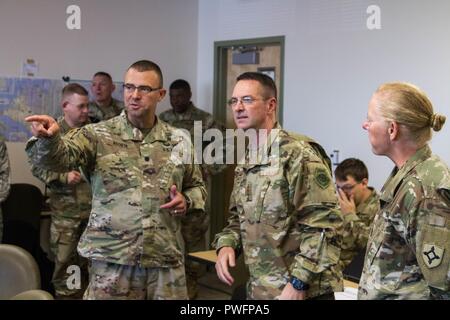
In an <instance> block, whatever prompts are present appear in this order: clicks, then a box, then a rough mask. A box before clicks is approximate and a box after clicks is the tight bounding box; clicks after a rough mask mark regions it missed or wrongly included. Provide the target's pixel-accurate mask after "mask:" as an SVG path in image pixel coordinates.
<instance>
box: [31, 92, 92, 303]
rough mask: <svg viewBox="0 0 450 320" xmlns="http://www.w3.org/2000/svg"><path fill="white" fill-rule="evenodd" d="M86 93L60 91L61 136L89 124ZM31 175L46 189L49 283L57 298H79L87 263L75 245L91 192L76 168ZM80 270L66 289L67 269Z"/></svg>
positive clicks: (84, 286)
mask: <svg viewBox="0 0 450 320" xmlns="http://www.w3.org/2000/svg"><path fill="white" fill-rule="evenodd" d="M88 102H89V98H88V92H87V91H86V89H84V88H83V87H82V86H80V85H79V84H77V83H71V84H68V85H67V86H65V87H64V89H63V90H62V101H61V103H62V109H63V113H64V116H61V117H60V118H58V120H57V123H58V125H59V128H60V134H61V136H65V135H67V136H68V138H69V139H70V136H71V135H72V134H74V133H75V131H76V130H73V129H75V128H80V127H82V126H84V125H85V124H87V123H88V122H89V118H88ZM31 171H32V173H33V175H34V176H35V177H36V178H38V179H40V180H41V181H42V182H44V183H45V184H46V185H47V187H48V188H49V190H50V194H49V198H50V202H49V205H50V208H51V211H52V216H51V224H50V248H51V250H52V252H53V254H54V256H55V270H54V272H53V277H52V283H53V286H54V288H55V295H56V298H58V299H79V298H81V297H82V296H83V293H84V291H85V290H86V287H87V278H88V270H87V260H86V259H85V258H82V257H80V256H79V255H78V253H77V244H78V241H79V240H80V237H81V234H82V232H83V231H84V229H85V227H86V225H87V221H88V219H89V212H90V210H91V198H92V194H91V190H90V186H89V184H88V183H87V181H86V180H84V178H83V177H82V174H81V173H80V170H79V169H78V168H77V167H72V168H70V169H69V170H68V171H67V172H64V173H59V172H54V171H48V170H44V169H41V168H39V167H36V166H34V165H32V170H31ZM72 265H73V266H78V267H80V276H81V277H80V280H81V281H80V285H79V286H73V287H72V286H68V285H67V281H68V280H69V277H70V275H71V274H72V272H68V268H69V267H70V266H72Z"/></svg>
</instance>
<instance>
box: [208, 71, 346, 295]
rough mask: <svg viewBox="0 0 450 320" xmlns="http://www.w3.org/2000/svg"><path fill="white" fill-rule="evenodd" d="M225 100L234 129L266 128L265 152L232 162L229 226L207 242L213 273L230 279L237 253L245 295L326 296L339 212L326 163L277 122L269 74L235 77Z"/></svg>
mask: <svg viewBox="0 0 450 320" xmlns="http://www.w3.org/2000/svg"><path fill="white" fill-rule="evenodd" d="M229 105H230V106H231V107H232V111H233V115H234V120H235V122H236V125H237V127H238V128H239V129H244V130H246V132H247V131H249V130H248V129H251V128H253V129H257V130H258V132H260V131H261V129H268V130H270V132H269V134H268V136H267V139H266V141H265V143H264V141H262V140H258V145H257V147H258V148H259V149H260V150H267V157H259V158H257V161H255V163H250V162H247V161H246V162H245V164H238V166H237V167H236V170H235V179H234V187H233V192H232V195H231V199H230V218H229V221H228V225H227V226H226V227H225V229H224V230H223V231H222V232H221V233H219V234H217V235H216V239H215V242H214V245H215V248H216V249H217V252H218V259H217V263H216V270H217V275H218V277H219V278H220V279H221V280H222V281H223V282H225V283H227V284H228V285H231V284H232V283H233V280H234V279H233V278H232V276H231V275H230V273H229V267H230V266H231V267H233V266H234V265H235V259H236V254H237V253H238V252H240V251H241V250H242V251H243V254H244V258H245V264H246V265H247V266H248V268H249V273H250V279H249V281H248V283H247V297H248V298H249V299H311V298H317V299H333V298H334V295H333V291H340V290H342V272H341V270H340V269H339V265H338V262H339V255H340V245H341V236H340V233H339V232H340V229H341V228H342V217H341V214H340V211H339V208H338V205H337V197H336V190H335V188H334V184H333V183H332V178H331V170H330V168H329V167H328V165H327V164H326V163H327V161H325V160H324V159H323V158H321V156H320V154H319V153H318V152H316V149H314V148H313V147H312V146H311V144H310V143H309V142H308V141H305V140H304V137H302V136H298V135H296V134H293V133H290V132H287V131H285V130H283V129H282V128H281V127H280V126H279V125H278V124H277V123H276V120H275V114H276V107H277V99H276V87H275V83H274V82H273V80H272V79H271V78H269V77H268V76H266V75H263V74H260V73H253V72H249V73H244V74H242V75H240V76H239V77H238V78H237V83H236V86H235V87H234V91H233V97H232V98H231V99H230V101H229ZM260 139H261V138H260ZM249 146H250V147H251V144H250V145H249ZM266 147H267V148H266ZM247 150H249V149H247ZM258 154H261V153H258ZM246 158H248V159H250V157H248V153H247V155H246ZM338 231H339V232H338Z"/></svg>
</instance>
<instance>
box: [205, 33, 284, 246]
mask: <svg viewBox="0 0 450 320" xmlns="http://www.w3.org/2000/svg"><path fill="white" fill-rule="evenodd" d="M258 45H260V46H270V45H277V46H280V70H279V74H277V77H280V78H279V79H280V86H279V88H277V89H278V90H277V91H278V122H279V123H280V124H283V91H284V90H283V88H284V54H285V36H274V37H264V38H251V39H237V40H227V41H215V42H214V87H213V90H214V91H213V97H214V100H213V116H214V119H216V120H218V121H219V122H221V123H226V101H227V98H228V97H227V96H226V85H227V77H226V76H227V68H228V63H227V60H228V59H227V50H228V49H229V48H231V47H233V46H258ZM224 192H225V175H224V174H218V175H216V176H214V177H213V182H212V185H211V208H210V227H211V230H210V240H211V241H212V240H213V239H214V236H215V234H216V233H218V232H220V231H222V229H223V227H224V226H225V225H226V219H225V217H224V216H223V212H224V210H223V208H224V206H225V202H226V201H225V199H224V197H223V195H224ZM211 241H210V242H211Z"/></svg>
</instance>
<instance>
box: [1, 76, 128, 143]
mask: <svg viewBox="0 0 450 320" xmlns="http://www.w3.org/2000/svg"><path fill="white" fill-rule="evenodd" d="M71 82H76V83H79V84H81V85H82V86H83V87H85V88H86V90H88V92H89V99H90V100H92V94H91V90H90V86H91V81H90V80H75V81H71ZM66 84H67V83H65V82H63V81H62V80H52V79H35V78H2V77H0V135H1V136H3V137H4V138H5V140H6V141H10V142H26V141H27V140H28V139H29V138H30V137H31V131H30V125H29V124H28V123H26V122H25V120H24V119H25V118H26V117H28V116H30V115H32V114H47V115H50V116H52V117H54V118H57V117H59V116H61V115H62V111H61V106H60V104H61V101H60V100H61V90H62V88H63V87H64V86H65V85H66ZM115 85H116V89H115V90H114V92H113V97H114V98H115V99H117V100H121V101H122V100H123V88H122V83H121V82H115Z"/></svg>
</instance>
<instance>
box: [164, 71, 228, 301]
mask: <svg viewBox="0 0 450 320" xmlns="http://www.w3.org/2000/svg"><path fill="white" fill-rule="evenodd" d="M169 96H170V104H171V106H172V109H170V110H167V111H164V112H162V113H161V114H160V115H159V118H160V119H161V120H163V121H166V122H168V123H169V124H170V125H172V126H174V127H176V128H181V129H185V130H187V131H189V132H190V134H191V139H192V141H194V122H197V123H199V124H200V125H201V129H202V130H201V133H202V134H203V133H204V132H206V131H207V130H209V129H218V130H220V131H221V132H222V133H223V135H224V136H225V127H224V126H223V125H221V124H219V123H217V122H216V121H215V120H214V119H213V117H212V115H211V114H210V113H208V112H206V111H204V110H201V109H199V108H197V107H196V106H195V105H194V103H193V102H192V101H191V98H192V92H191V86H190V85H189V83H188V82H187V81H186V80H183V79H178V80H175V81H174V82H172V83H171V84H170V87H169ZM208 144H209V143H208V141H206V142H205V141H204V142H203V145H202V146H201V147H202V148H201V151H202V152H203V151H204V149H205V148H206V147H207V146H208ZM225 167H226V165H224V164H222V165H221V164H216V163H214V164H210V165H208V164H205V163H202V164H201V168H202V175H203V180H204V181H205V184H206V189H207V190H209V189H210V185H211V175H214V174H217V173H219V172H221V171H223V170H224V169H225ZM207 208H208V209H209V201H207ZM208 209H207V211H208V212H209V210H208ZM206 218H207V217H206ZM208 227H209V219H205V215H204V214H200V215H199V216H198V215H197V214H195V213H191V214H190V215H187V216H185V217H184V218H183V223H182V225H181V233H182V234H183V238H184V242H185V244H186V253H190V252H197V251H204V250H206V231H207V230H208ZM202 269H203V266H202V265H201V264H200V263H198V262H196V261H192V260H188V259H186V283H187V289H188V295H189V299H191V300H192V299H194V298H195V297H196V296H197V294H198V288H197V281H198V278H199V276H200V275H201V273H202V271H203V270H202Z"/></svg>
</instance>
